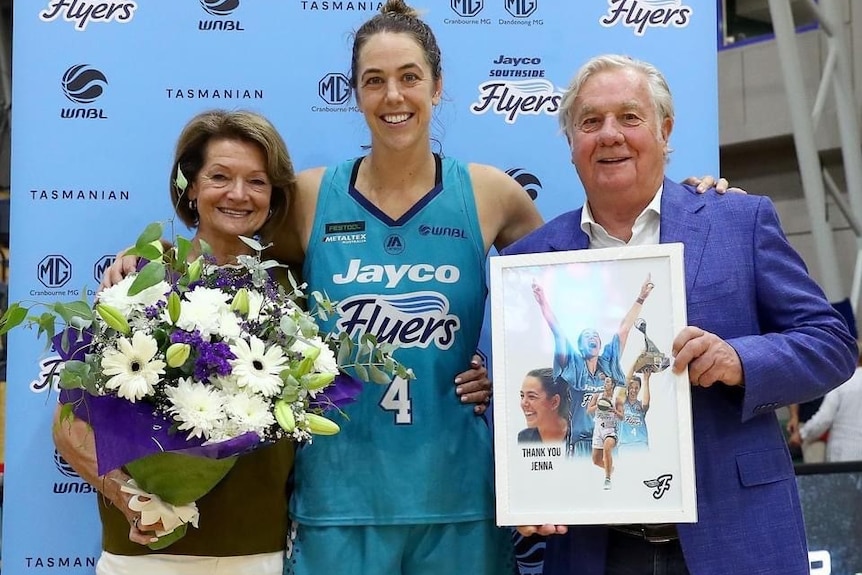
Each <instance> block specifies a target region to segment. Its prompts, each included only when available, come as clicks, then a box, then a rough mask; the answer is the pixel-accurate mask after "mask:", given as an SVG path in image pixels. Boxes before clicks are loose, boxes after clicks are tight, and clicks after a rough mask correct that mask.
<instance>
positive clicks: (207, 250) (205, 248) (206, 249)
mask: <svg viewBox="0 0 862 575" xmlns="http://www.w3.org/2000/svg"><path fill="white" fill-rule="evenodd" d="M198 243H199V244H200V246H201V253H202V254H203V255H205V256H211V255H212V253H213V248H212V246H211V245H209V244H208V243H206V241H204V240H202V239H200V238H198Z"/></svg>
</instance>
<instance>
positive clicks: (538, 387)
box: [521, 375, 560, 428]
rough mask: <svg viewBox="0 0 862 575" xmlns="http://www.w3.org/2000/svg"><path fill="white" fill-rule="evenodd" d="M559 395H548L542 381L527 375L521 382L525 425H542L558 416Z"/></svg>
mask: <svg viewBox="0 0 862 575" xmlns="http://www.w3.org/2000/svg"><path fill="white" fill-rule="evenodd" d="M559 407H560V396H559V395H556V394H555V395H553V396H551V397H548V393H547V392H546V391H545V389H544V387H542V381H541V380H540V379H539V378H537V377H533V376H530V375H528V376H527V377H525V378H524V382H523V383H522V384H521V411H523V412H524V419H526V420H527V427H540V428H541V427H543V426H544V425H545V424H546V423H550V422H553V421H554V420H556V419H557V418H558V417H559V414H558V413H557V410H558V409H559Z"/></svg>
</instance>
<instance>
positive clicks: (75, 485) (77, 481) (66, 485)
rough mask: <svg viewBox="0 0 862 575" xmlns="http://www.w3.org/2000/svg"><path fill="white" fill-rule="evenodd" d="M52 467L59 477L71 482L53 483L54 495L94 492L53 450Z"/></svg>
mask: <svg viewBox="0 0 862 575" xmlns="http://www.w3.org/2000/svg"><path fill="white" fill-rule="evenodd" d="M54 465H55V466H56V467H57V471H59V472H60V474H61V475H63V476H64V477H68V478H69V479H72V480H73V481H56V482H54V493H93V492H94V491H95V488H94V487H93V486H92V485H90V484H89V483H87V482H85V481H82V480H81V476H80V475H78V473H77V472H76V471H75V470H74V469H73V468H72V466H71V465H69V463H68V462H67V461H66V460H65V459H63V456H62V455H60V453H59V452H58V451H57V450H54Z"/></svg>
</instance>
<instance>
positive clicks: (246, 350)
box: [230, 336, 287, 397]
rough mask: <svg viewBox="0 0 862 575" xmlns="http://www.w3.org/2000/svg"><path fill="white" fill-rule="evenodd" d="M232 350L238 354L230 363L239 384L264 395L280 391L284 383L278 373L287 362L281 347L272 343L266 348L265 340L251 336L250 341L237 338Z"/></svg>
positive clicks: (267, 395) (270, 395)
mask: <svg viewBox="0 0 862 575" xmlns="http://www.w3.org/2000/svg"><path fill="white" fill-rule="evenodd" d="M230 350H231V351H232V352H233V354H234V355H235V356H236V359H233V360H231V362H230V363H231V365H232V366H233V370H232V373H233V375H235V376H236V382H237V385H239V386H240V387H245V388H248V390H249V391H251V392H254V393H260V394H261V395H263V396H264V397H272V396H273V395H275V394H276V393H278V391H279V390H280V389H281V384H282V382H281V378H280V377H278V374H279V373H281V371H282V370H283V369H284V368H285V367H286V363H287V358H286V357H285V356H284V353H283V352H282V351H281V348H280V347H278V346H277V345H271V346H270V347H269V349H266V345H265V344H264V342H262V341H261V340H259V339H258V338H256V337H255V336H251V337H250V338H249V342H248V343H246V341H245V340H242V339H238V340H236V342H235V343H234V345H232V346H230Z"/></svg>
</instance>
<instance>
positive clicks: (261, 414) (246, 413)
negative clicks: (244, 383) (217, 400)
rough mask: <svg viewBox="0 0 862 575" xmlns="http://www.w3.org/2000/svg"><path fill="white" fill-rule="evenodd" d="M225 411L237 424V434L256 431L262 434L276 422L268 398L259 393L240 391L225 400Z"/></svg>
mask: <svg viewBox="0 0 862 575" xmlns="http://www.w3.org/2000/svg"><path fill="white" fill-rule="evenodd" d="M225 411H227V413H228V417H230V419H231V421H232V422H233V424H234V425H236V426H237V431H238V433H237V435H239V434H241V433H246V432H249V431H254V432H255V433H257V434H258V435H260V436H263V435H264V432H265V431H266V430H267V429H268V428H269V427H270V426H272V425H274V424H275V417H274V416H273V414H272V411H271V410H270V404H269V402H268V401H267V400H265V399H264V398H263V397H261V396H259V395H257V394H247V393H240V394H237V395H233V396H231V397H229V398H228V399H227V401H226V402H225Z"/></svg>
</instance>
